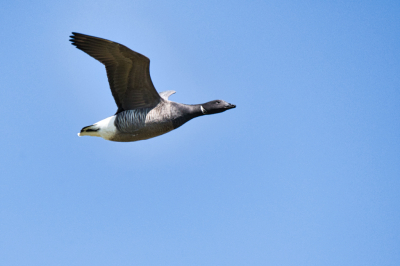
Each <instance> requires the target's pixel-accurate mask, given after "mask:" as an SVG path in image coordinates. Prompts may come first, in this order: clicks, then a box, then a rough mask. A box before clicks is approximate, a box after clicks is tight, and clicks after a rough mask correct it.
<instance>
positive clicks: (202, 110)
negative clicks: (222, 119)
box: [200, 105, 207, 115]
mask: <svg viewBox="0 0 400 266" xmlns="http://www.w3.org/2000/svg"><path fill="white" fill-rule="evenodd" d="M200 109H201V112H202V113H203V115H205V114H207V111H206V109H204V107H203V106H202V105H200Z"/></svg>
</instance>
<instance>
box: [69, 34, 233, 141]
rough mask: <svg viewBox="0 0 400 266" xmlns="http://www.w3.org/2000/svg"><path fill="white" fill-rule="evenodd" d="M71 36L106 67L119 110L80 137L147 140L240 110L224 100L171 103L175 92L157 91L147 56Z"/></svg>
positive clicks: (111, 44) (104, 41)
mask: <svg viewBox="0 0 400 266" xmlns="http://www.w3.org/2000/svg"><path fill="white" fill-rule="evenodd" d="M70 37H71V39H70V41H71V42H72V44H73V45H75V46H76V48H78V49H80V50H82V51H84V52H85V53H87V54H88V55H90V56H92V57H93V58H95V59H96V60H98V61H100V62H101V63H102V64H104V65H105V67H106V71H107V77H108V82H109V84H110V88H111V92H112V95H113V97H114V100H115V103H116V104H117V107H118V110H117V112H116V113H115V115H113V116H111V117H108V118H106V119H104V120H101V121H100V122H97V123H95V124H93V125H90V126H87V127H84V128H82V130H81V132H80V133H78V136H95V137H102V138H103V139H106V140H111V141H121V142H128V141H138V140H145V139H149V138H154V137H156V136H160V135H162V134H165V133H167V132H169V131H171V130H174V129H176V128H178V127H180V126H181V125H183V124H184V123H186V122H187V121H189V120H191V119H192V118H195V117H198V116H202V115H210V114H216V113H221V112H224V111H226V110H228V109H232V108H235V107H236V106H235V105H233V104H230V103H227V102H225V101H223V100H215V101H210V102H207V103H204V104H194V105H188V104H182V103H177V102H172V101H169V100H168V98H169V96H171V95H172V94H174V93H175V91H172V90H169V91H164V92H161V93H158V92H157V91H156V89H155V88H154V85H153V82H152V81H151V78H150V70H149V65H150V60H149V59H148V58H147V57H146V56H144V55H142V54H139V53H137V52H135V51H132V50H131V49H129V48H128V47H126V46H124V45H122V44H119V43H116V42H112V41H109V40H106V39H101V38H98V37H94V36H89V35H85V34H81V33H76V32H73V33H72V35H71V36H70Z"/></svg>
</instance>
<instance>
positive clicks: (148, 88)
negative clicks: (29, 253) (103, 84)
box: [70, 32, 160, 113]
mask: <svg viewBox="0 0 400 266" xmlns="http://www.w3.org/2000/svg"><path fill="white" fill-rule="evenodd" d="M72 34H73V35H72V36H70V37H71V40H70V41H71V42H72V44H73V45H75V46H76V48H78V49H80V50H82V51H84V52H85V53H87V54H88V55H90V56H92V57H93V58H95V59H97V60H98V61H100V62H101V63H103V64H104V65H105V66H106V70H107V76H108V82H109V83H110V88H111V92H112V95H113V96H114V99H115V103H116V104H117V106H118V111H117V113H120V112H122V111H124V110H132V109H135V108H145V107H149V108H152V107H154V106H156V105H157V104H158V103H159V101H160V96H159V94H158V93H157V91H156V89H155V88H154V85H153V82H152V81H151V78H150V70H149V66H150V60H149V59H148V58H147V57H146V56H144V55H142V54H139V53H137V52H134V51H132V50H131V49H129V48H128V47H126V46H124V45H122V44H119V43H116V42H112V41H109V40H105V39H101V38H97V37H93V36H89V35H84V34H80V33H76V32H73V33H72Z"/></svg>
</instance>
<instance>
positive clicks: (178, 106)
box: [171, 102, 204, 128]
mask: <svg viewBox="0 0 400 266" xmlns="http://www.w3.org/2000/svg"><path fill="white" fill-rule="evenodd" d="M171 104H172V105H171V115H172V119H173V121H174V128H178V127H180V126H181V125H183V124H184V123H186V122H188V121H189V120H191V119H193V118H196V117H198V116H202V115H204V113H203V112H202V108H201V104H193V105H192V104H182V103H175V102H172V103H171Z"/></svg>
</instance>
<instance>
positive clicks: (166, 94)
mask: <svg viewBox="0 0 400 266" xmlns="http://www.w3.org/2000/svg"><path fill="white" fill-rule="evenodd" d="M174 93H176V91H163V92H160V97H161V98H163V99H164V100H168V98H169V96H171V95H172V94H174Z"/></svg>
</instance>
